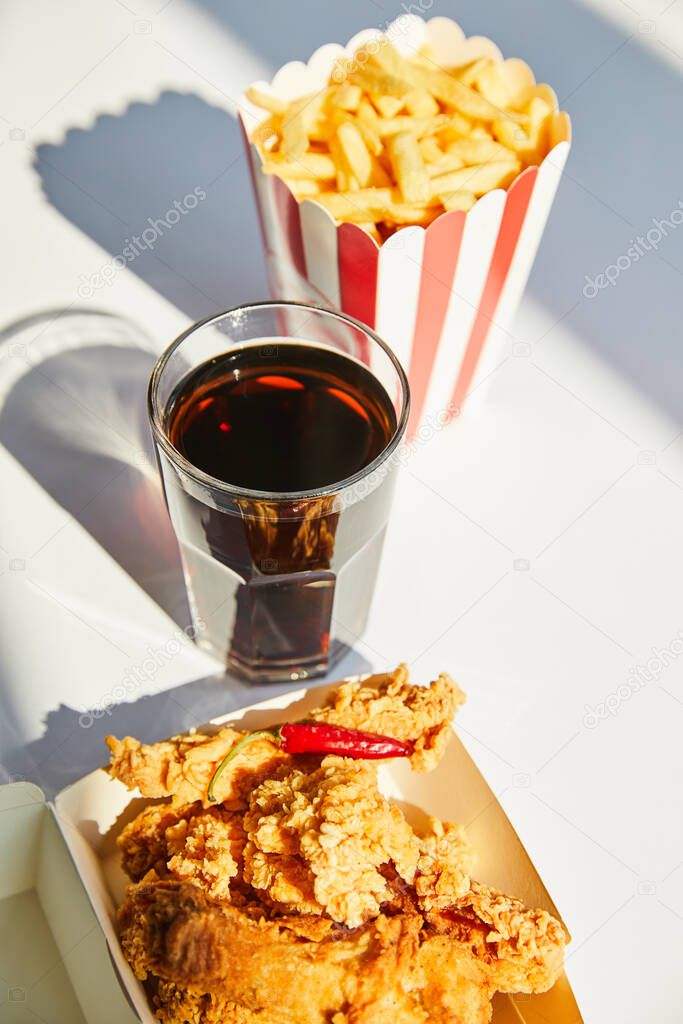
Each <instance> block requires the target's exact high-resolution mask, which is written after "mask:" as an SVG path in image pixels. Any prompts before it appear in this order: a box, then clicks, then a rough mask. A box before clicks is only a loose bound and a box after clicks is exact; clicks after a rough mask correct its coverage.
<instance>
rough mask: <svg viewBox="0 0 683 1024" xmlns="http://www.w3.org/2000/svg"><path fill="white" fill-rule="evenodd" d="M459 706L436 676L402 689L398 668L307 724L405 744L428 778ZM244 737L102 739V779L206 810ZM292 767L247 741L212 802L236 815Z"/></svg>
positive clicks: (340, 695)
mask: <svg viewBox="0 0 683 1024" xmlns="http://www.w3.org/2000/svg"><path fill="white" fill-rule="evenodd" d="M464 700H465V696H464V694H463V692H462V690H460V688H459V687H458V686H457V685H456V683H454V682H453V680H452V679H451V678H450V677H449V676H447V675H445V674H442V675H440V676H439V678H438V679H436V680H435V681H434V682H432V683H430V685H429V686H415V685H412V684H411V683H410V682H409V681H408V670H407V668H406V666H405V665H400V666H399V667H398V668H397V669H396V671H395V672H392V673H389V674H385V675H376V676H371V677H370V678H368V679H366V680H365V681H364V682H362V683H344V684H342V685H341V686H339V687H338V688H337V689H336V690H335V691H334V692H333V693H332V695H331V696H330V698H329V700H328V703H327V705H326V706H325V707H323V708H317V709H316V710H314V711H312V712H311V714H310V715H309V716H308V717H309V718H310V719H312V720H315V721H321V722H329V723H330V724H332V725H339V726H343V727H344V728H348V729H359V730H360V731H362V732H373V733H379V734H380V735H382V736H391V737H394V738H395V739H400V740H404V741H410V742H411V743H412V744H413V753H412V755H411V758H410V763H411V766H412V767H413V768H414V769H415V770H417V771H429V770H430V769H431V768H434V767H435V766H436V765H437V764H438V762H439V760H440V759H441V757H442V755H443V752H444V750H445V747H446V743H447V742H448V736H449V735H450V723H451V720H452V718H453V715H454V714H455V712H456V711H457V709H458V707H460V705H461V704H463V703H464ZM244 735H245V733H244V732H239V731H238V730H236V729H232V728H230V727H226V728H223V729H219V730H218V732H217V733H216V734H215V735H213V736H207V735H205V734H203V733H192V734H188V735H183V736H174V737H173V738H172V739H170V740H164V741H163V742H162V743H140V742H139V740H136V739H133V737H131V736H126V737H124V738H123V739H117V738H116V737H114V736H108V737H107V744H108V746H109V749H110V752H111V761H110V765H109V772H110V774H111V775H112V776H113V777H114V778H116V779H120V781H121V782H123V783H124V784H125V785H126V786H128V788H129V789H138V790H139V791H140V793H142V795H143V796H148V797H171V798H172V799H173V802H174V803H178V804H188V803H193V802H194V801H195V800H201V801H202V803H203V804H204V805H205V806H209V801H208V799H207V790H208V786H209V783H210V781H211V778H212V776H213V774H214V772H215V770H216V768H217V766H218V765H219V764H220V762H221V760H222V759H223V757H224V756H225V755H226V754H227V753H228V752H229V751H230V750H232V748H233V747H234V746H235V745H236V744H237V743H238V741H239V740H240V739H242V737H243V736H244ZM293 763H294V762H293V761H292V759H291V756H290V755H288V754H286V753H284V752H283V751H282V750H281V749H280V748H279V747H278V745H277V743H276V742H275V739H272V740H271V739H269V738H268V737H267V736H261V737H259V738H258V739H254V741H253V743H249V744H248V746H247V747H245V748H244V750H243V751H242V752H240V756H239V758H236V759H235V761H234V762H232V763H231V764H230V765H229V766H228V768H227V769H226V770H225V771H224V772H223V773H222V774H221V776H220V778H219V779H218V781H217V783H216V797H217V800H218V801H219V802H220V803H223V804H224V805H225V806H226V807H229V808H230V809H232V810H236V809H242V808H244V807H245V805H246V800H247V797H248V794H249V793H251V791H252V790H253V789H254V788H255V787H256V786H258V785H259V783H260V782H262V781H263V780H264V779H266V778H268V777H270V776H272V775H273V774H274V773H276V772H277V770H278V769H279V768H284V769H285V770H286V769H287V768H288V767H290V766H291V765H292V764H293ZM297 763H300V762H297ZM317 763H318V764H319V763H320V758H318V761H317Z"/></svg>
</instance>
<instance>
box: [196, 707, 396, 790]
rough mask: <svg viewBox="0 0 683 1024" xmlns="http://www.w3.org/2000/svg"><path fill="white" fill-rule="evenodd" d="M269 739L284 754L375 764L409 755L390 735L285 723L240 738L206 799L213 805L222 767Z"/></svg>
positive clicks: (217, 775)
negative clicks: (332, 756) (254, 743)
mask: <svg viewBox="0 0 683 1024" xmlns="http://www.w3.org/2000/svg"><path fill="white" fill-rule="evenodd" d="M266 736H267V737H268V738H269V739H271V740H274V741H275V743H277V745H278V746H279V747H280V749H281V750H283V751H284V752H285V753H286V754H340V755H342V756H343V757H353V758H357V759H362V760H364V761H376V760H379V759H381V758H388V757H409V756H410V754H411V753H412V746H411V744H410V743H404V742H403V740H397V739H394V738H393V737H392V736H378V735H376V734H375V733H372V732H359V731H358V729H342V728H341V727H340V726H338V725H327V724H326V723H325V722H286V723H285V724H284V725H279V726H276V727H275V728H274V729H261V730H259V732H250V733H247V735H246V736H243V737H242V739H241V740H239V742H238V743H236V744H235V746H234V747H233V748H232V750H229V751H228V753H227V754H226V755H225V757H224V758H223V760H222V761H221V762H220V764H219V765H218V767H217V768H216V771H215V772H214V773H213V776H212V778H211V782H210V783H209V788H208V791H207V794H206V795H207V797H208V800H209V802H210V803H215V801H216V797H215V795H214V788H215V785H216V783H217V781H218V779H219V777H220V775H221V774H222V772H223V770H224V768H225V766H226V765H227V764H228V763H229V762H230V761H232V760H233V759H234V758H235V757H236V756H237V754H238V753H239V752H240V751H241V750H242V748H243V747H245V746H246V745H247V744H248V743H251V741H252V740H255V739H260V738H262V737H266Z"/></svg>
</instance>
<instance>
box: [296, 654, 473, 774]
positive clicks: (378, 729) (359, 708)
mask: <svg viewBox="0 0 683 1024" xmlns="http://www.w3.org/2000/svg"><path fill="white" fill-rule="evenodd" d="M464 703H465V694H464V693H463V692H462V690H461V689H460V687H459V686H458V685H457V683H455V682H454V681H453V680H452V679H451V677H450V676H448V675H446V673H445V672H442V673H441V675H440V676H439V677H438V678H437V679H435V680H434V681H433V682H431V683H430V684H429V686H415V685H413V684H411V683H410V682H409V678H408V668H407V666H406V665H399V667H398V668H397V669H396V670H395V671H394V672H390V673H387V674H384V675H375V676H370V677H369V678H368V679H365V680H363V681H362V682H360V683H342V685H341V686H338V687H337V688H336V689H335V690H333V691H332V693H331V694H330V696H329V698H328V701H327V704H326V706H325V707H323V708H319V709H318V710H316V711H313V712H312V713H311V714H310V716H309V717H310V718H313V719H315V720H316V721H319V722H330V723H331V724H333V725H342V726H344V727H346V728H349V729H360V730H361V731H362V732H374V733H378V734H379V735H381V736H393V737H395V738H396V739H399V740H409V741H410V742H412V743H413V745H414V746H413V753H412V755H411V758H410V765H411V767H412V768H413V769H414V770H415V771H418V772H428V771H431V769H432V768H435V767H436V765H437V764H438V763H439V761H440V760H441V758H442V757H443V752H444V750H445V749H446V744H447V742H448V738H449V736H450V727H451V720H452V718H453V716H454V714H455V713H456V711H457V710H458V708H459V707H460V706H461V705H462V704H464Z"/></svg>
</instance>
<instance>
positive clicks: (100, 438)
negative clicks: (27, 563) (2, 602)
mask: <svg viewBox="0 0 683 1024" xmlns="http://www.w3.org/2000/svg"><path fill="white" fill-rule="evenodd" d="M31 339H33V340H31ZM0 352H9V354H10V355H11V356H12V358H9V359H5V360H3V361H2V364H1V365H0V388H1V392H2V398H1V404H0V443H1V444H3V445H4V446H5V447H6V448H7V449H8V450H9V451H10V453H11V454H12V455H13V456H14V458H15V459H16V460H17V461H18V462H19V463H21V465H22V466H23V467H24V468H25V469H26V470H27V471H28V472H29V473H30V474H31V476H33V477H34V478H35V479H36V480H37V482H38V483H39V484H40V485H41V487H43V488H44V489H45V490H46V491H47V492H48V494H50V496H51V497H52V498H53V499H54V500H55V501H56V502H57V503H58V504H59V505H61V506H62V508H64V509H65V510H66V511H67V512H68V513H69V514H70V515H71V516H73V517H74V519H76V520H77V521H78V522H79V523H80V524H81V526H83V527H84V528H85V529H86V530H87V531H88V532H89V533H90V534H91V535H92V536H93V537H94V538H95V540H96V541H97V542H98V543H99V544H100V545H101V546H102V547H103V548H104V549H105V550H106V551H108V552H109V554H110V555H111V556H112V558H114V559H115V560H116V561H117V562H118V563H119V564H120V565H121V566H122V567H123V569H125V571H126V572H127V573H128V574H129V575H130V576H132V578H133V579H134V580H135V581H136V582H137V583H138V584H139V585H140V586H141V587H142V588H143V589H144V590H145V591H146V592H147V593H148V594H149V595H150V597H151V598H152V599H153V600H154V601H156V602H157V604H159V605H160V606H161V607H162V608H163V609H164V611H165V612H167V613H168V614H169V615H170V616H171V617H172V618H173V619H175V620H176V621H177V622H178V624H179V625H180V626H181V627H185V626H187V625H188V624H189V622H190V615H189V608H188V605H187V597H186V592H185V585H184V581H183V574H182V568H181V564H180V557H179V553H178V546H177V543H176V539H175V534H174V532H173V529H172V527H171V524H170V521H169V519H168V515H167V513H166V508H165V505H164V500H163V495H162V491H161V486H160V483H159V479H158V474H157V468H156V463H155V459H154V452H153V447H152V441H151V436H150V431H149V426H148V423H147V410H146V392H147V381H148V379H149V375H150V372H151V369H152V366H153V364H154V361H155V358H156V356H155V354H154V352H153V351H152V347H151V342H150V340H149V338H148V337H147V336H146V335H145V334H144V332H143V331H142V330H140V329H139V328H137V327H136V326H135V325H134V324H133V323H131V322H129V321H126V320H123V319H122V318H119V317H115V316H111V315H109V314H106V313H97V312H90V311H76V312H74V311H69V310H66V311H61V313H60V312H59V311H52V312H50V313H45V314H41V315H40V316H37V317H33V318H31V319H29V320H26V321H21V322H19V323H17V324H13V325H10V326H9V327H7V328H5V329H4V330H3V331H2V332H0ZM22 356H23V358H22ZM13 368H14V369H13ZM48 542H49V541H48ZM45 543H47V542H44V544H45ZM39 550H41V549H39ZM33 554H34V555H37V554H38V551H36V552H34V553H33ZM96 588H97V581H93V590H94V596H96V592H97V591H96Z"/></svg>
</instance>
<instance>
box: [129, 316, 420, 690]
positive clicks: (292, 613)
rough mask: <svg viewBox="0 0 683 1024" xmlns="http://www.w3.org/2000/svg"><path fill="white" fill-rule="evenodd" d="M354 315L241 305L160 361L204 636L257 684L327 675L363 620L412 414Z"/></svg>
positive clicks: (153, 414)
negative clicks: (400, 448)
mask: <svg viewBox="0 0 683 1024" xmlns="http://www.w3.org/2000/svg"><path fill="white" fill-rule="evenodd" d="M409 402H410V399H409V391H408V381H407V379H406V375H405V373H404V372H403V369H402V368H401V365H400V363H399V362H398V360H397V358H396V356H395V355H394V354H393V352H392V351H391V349H389V347H388V346H387V345H386V344H385V343H384V342H383V341H382V340H381V339H380V338H378V337H377V335H376V334H375V333H374V332H373V331H372V330H370V329H369V328H368V327H365V326H364V325H363V324H361V323H360V322H359V321H357V320H353V319H352V318H351V317H348V316H344V315H342V314H341V313H334V312H331V311H328V310H325V309H319V308H316V307H313V306H306V305H303V304H299V303H285V302H263V303H258V304H254V305H248V306H240V307H238V308H236V309H231V310H228V311H226V312H224V313H220V314H218V315H217V316H212V317H209V318H208V319H206V320H203V321H201V322H200V323H198V324H195V325H194V326H193V327H191V328H190V329H189V330H187V331H185V333H184V334H182V335H181V336H180V337H179V338H178V339H177V340H176V341H175V342H174V343H173V344H172V345H171V346H170V347H169V348H168V349H167V350H166V351H165V352H164V353H163V355H162V356H161V357H160V359H159V361H158V362H157V364H156V366H155V368H154V370H153V372H152V376H151V380H150V384H149V394H148V407H149V417H150V422H151V426H152V433H153V436H154V441H155V445H156V451H157V457H158V462H159V468H160V472H161V479H162V482H163V487H164V493H165V496H166V503H167V506H168V511H169V514H170V517H171V521H172V523H173V526H174V528H175V532H176V535H177V537H178V542H179V545H180V553H181V557H182V563H183V570H184V574H185V581H186V584H187V591H188V596H189V601H190V608H191V613H192V618H193V625H194V636H195V639H196V641H197V643H198V644H199V645H200V646H202V647H204V648H205V649H207V650H209V651H210V652H211V653H212V654H214V655H215V656H216V657H218V658H219V659H220V660H221V662H222V663H223V664H224V665H225V667H226V668H227V669H230V670H234V671H236V672H238V673H240V674H241V675H242V676H245V677H246V678H248V679H252V680H259V681H262V680H267V679H268V680H271V679H272V680H290V679H291V680H295V679H306V678H310V677H312V676H316V675H321V674H323V673H325V672H327V670H328V669H329V668H330V667H331V666H332V665H333V664H334V662H335V661H336V660H337V659H338V658H339V657H340V656H341V655H342V654H343V653H344V652H345V651H346V650H348V648H349V647H351V646H352V645H353V644H354V642H355V641H356V640H357V639H358V638H359V637H360V636H361V634H362V633H363V631H364V629H365V625H366V621H367V618H368V613H369V609H370V603H371V599H372V592H373V589H374V586H375V579H376V576H377V569H378V566H379V561H380V555H381V551H382V544H383V541H384V534H385V531H386V527H387V521H388V518H389V509H390V505H391V500H392V495H393V490H394V485H395V479H396V469H397V465H398V461H399V458H398V455H399V446H400V443H401V440H402V437H403V435H404V433H405V429H406V424H407V422H408V411H409Z"/></svg>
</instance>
